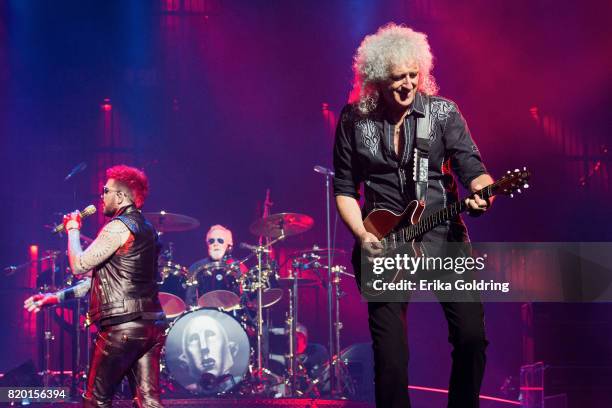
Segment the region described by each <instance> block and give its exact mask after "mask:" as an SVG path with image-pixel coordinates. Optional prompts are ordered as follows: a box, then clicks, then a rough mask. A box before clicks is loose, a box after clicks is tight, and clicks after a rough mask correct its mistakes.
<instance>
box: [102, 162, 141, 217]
mask: <svg viewBox="0 0 612 408" xmlns="http://www.w3.org/2000/svg"><path fill="white" fill-rule="evenodd" d="M106 178H107V179H114V180H115V181H116V182H118V183H121V184H123V185H124V186H126V187H127V188H128V189H129V190H130V194H131V195H132V199H133V201H134V205H136V208H141V207H142V205H143V204H144V201H145V199H146V198H147V195H148V194H149V179H148V178H147V175H146V174H145V173H144V172H143V171H142V170H138V169H137V168H135V167H130V166H126V165H125V164H119V165H117V166H113V167H110V168H108V169H106Z"/></svg>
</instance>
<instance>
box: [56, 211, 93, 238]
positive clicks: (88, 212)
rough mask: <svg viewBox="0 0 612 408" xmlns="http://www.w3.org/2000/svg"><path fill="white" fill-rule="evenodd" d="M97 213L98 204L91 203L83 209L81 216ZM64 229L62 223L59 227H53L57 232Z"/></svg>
mask: <svg viewBox="0 0 612 408" xmlns="http://www.w3.org/2000/svg"><path fill="white" fill-rule="evenodd" d="M95 213H96V206H95V205H93V204H89V205H88V206H87V207H85V208H84V209H83V210H82V211H81V218H85V217H89V216H90V215H93V214H95ZM62 231H64V224H60V225H58V226H57V227H55V228H53V231H52V232H53V233H54V234H57V233H58V232H62Z"/></svg>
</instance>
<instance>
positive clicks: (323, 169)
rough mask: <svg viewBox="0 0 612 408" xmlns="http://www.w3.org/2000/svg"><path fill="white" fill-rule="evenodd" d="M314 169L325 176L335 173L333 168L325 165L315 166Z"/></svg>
mask: <svg viewBox="0 0 612 408" xmlns="http://www.w3.org/2000/svg"><path fill="white" fill-rule="evenodd" d="M314 171H316V172H317V173H321V174H323V175H325V176H333V175H334V174H335V173H334V171H333V170H332V169H328V168H327V167H323V166H318V165H317V166H314Z"/></svg>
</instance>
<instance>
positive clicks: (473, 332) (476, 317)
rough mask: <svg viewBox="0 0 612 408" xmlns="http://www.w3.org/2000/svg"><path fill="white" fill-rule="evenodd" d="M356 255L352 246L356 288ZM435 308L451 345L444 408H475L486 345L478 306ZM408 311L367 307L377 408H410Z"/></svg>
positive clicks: (463, 304) (397, 307)
mask: <svg viewBox="0 0 612 408" xmlns="http://www.w3.org/2000/svg"><path fill="white" fill-rule="evenodd" d="M360 252H361V251H360V248H359V246H356V247H355V248H354V251H353V258H352V263H353V267H354V270H355V275H356V277H357V280H358V282H357V284H358V285H359V286H360V285H361V282H360V281H359V280H360V276H361V271H360V269H361V266H360V262H361V260H360ZM473 296H478V295H477V294H473ZM440 297H443V296H439V299H440ZM469 297H472V296H469ZM440 305H441V306H442V309H443V311H444V316H445V317H446V321H447V323H448V333H449V336H448V341H449V342H450V343H451V345H452V346H453V350H452V353H451V357H452V368H451V375H450V384H449V393H448V408H477V407H478V406H479V398H478V396H479V393H480V386H481V384H482V378H483V375H484V370H485V364H486V355H485V349H486V347H487V345H488V341H487V339H486V336H485V328H484V310H483V306H482V303H481V302H480V301H471V302H451V301H443V300H441V301H440ZM407 308H408V303H406V302H393V303H390V302H389V303H385V302H380V303H378V302H370V303H368V324H369V327H370V335H371V337H372V348H373V351H374V389H375V396H376V407H377V408H410V398H409V396H408V358H409V351H408V339H407V329H408V324H407V320H406V311H407Z"/></svg>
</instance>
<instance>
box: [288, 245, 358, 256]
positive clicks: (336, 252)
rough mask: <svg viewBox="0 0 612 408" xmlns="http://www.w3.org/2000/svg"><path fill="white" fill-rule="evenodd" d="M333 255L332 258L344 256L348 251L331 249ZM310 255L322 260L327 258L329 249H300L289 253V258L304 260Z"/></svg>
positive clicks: (316, 247)
mask: <svg viewBox="0 0 612 408" xmlns="http://www.w3.org/2000/svg"><path fill="white" fill-rule="evenodd" d="M330 252H331V254H332V256H336V255H338V256H344V255H346V251H345V250H344V249H340V248H331V251H330ZM310 254H315V255H318V256H319V257H321V258H324V257H326V256H327V248H319V247H318V246H316V245H315V246H313V247H312V248H304V249H299V250H296V251H292V252H290V253H289V257H290V258H304V257H307V256H308V255H310Z"/></svg>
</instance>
